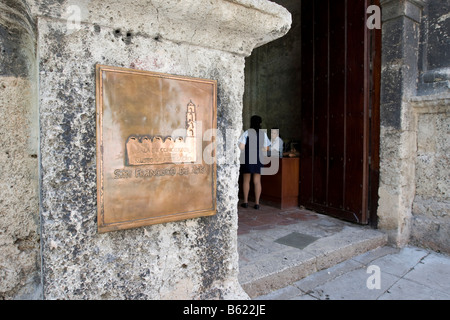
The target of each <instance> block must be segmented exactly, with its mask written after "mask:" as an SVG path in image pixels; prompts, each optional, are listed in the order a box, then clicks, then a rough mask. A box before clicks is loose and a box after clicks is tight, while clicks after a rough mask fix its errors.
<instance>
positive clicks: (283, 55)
mask: <svg viewBox="0 0 450 320" xmlns="http://www.w3.org/2000/svg"><path fill="white" fill-rule="evenodd" d="M275 2H277V3H279V4H280V5H282V6H284V7H286V8H287V9H288V10H289V11H290V12H291V13H292V16H293V23H292V28H291V30H290V31H289V33H288V34H287V35H286V36H285V37H283V38H281V39H279V40H277V41H274V42H272V43H269V44H268V45H265V46H263V47H261V48H257V49H255V50H254V52H253V53H252V56H250V57H249V58H248V59H247V61H246V90H245V94H244V115H243V119H244V130H245V129H246V123H247V122H248V119H249V118H250V117H251V116H252V115H253V114H259V115H260V116H262V117H263V124H264V125H265V128H267V129H269V130H270V128H272V127H278V128H279V130H280V135H281V137H282V138H285V139H286V142H287V143H286V147H287V148H291V147H292V146H293V147H294V148H295V147H297V149H296V151H300V152H299V165H300V168H299V170H298V171H299V197H298V206H302V207H305V208H307V209H310V210H313V211H316V212H319V213H324V214H326V215H330V216H333V217H337V218H340V219H343V220H347V221H351V222H355V223H358V224H371V225H372V226H376V208H377V202H378V196H377V194H378V175H379V126H380V124H379V88H380V85H379V83H380V66H381V31H380V30H377V29H373V30H370V29H368V28H367V27H366V19H367V16H368V15H367V14H366V10H367V7H368V6H370V5H372V4H375V5H379V0H309V1H306V0H303V1H301V2H298V1H289V0H276V1H275ZM261 200H264V199H261Z"/></svg>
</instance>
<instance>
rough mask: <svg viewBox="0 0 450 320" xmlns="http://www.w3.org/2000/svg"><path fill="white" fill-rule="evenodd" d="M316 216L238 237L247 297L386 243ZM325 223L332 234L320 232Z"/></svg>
mask: <svg viewBox="0 0 450 320" xmlns="http://www.w3.org/2000/svg"><path fill="white" fill-rule="evenodd" d="M318 216H319V217H320V219H319V222H317V221H315V223H314V224H311V223H305V222H302V223H298V224H292V225H290V226H289V228H286V227H278V228H271V229H267V230H259V231H256V232H253V233H247V234H245V235H240V236H239V237H238V243H239V253H240V272H239V282H240V284H241V286H242V288H243V289H244V291H245V292H246V293H247V294H248V295H249V296H250V298H255V297H258V296H260V295H264V294H267V293H269V292H272V291H274V290H277V289H280V288H283V287H286V286H288V285H289V284H292V283H293V282H295V281H298V280H301V279H303V278H304V277H306V276H308V275H311V274H313V273H315V272H317V271H320V270H323V269H326V268H329V267H332V266H334V265H336V264H338V263H341V262H343V261H345V260H348V259H350V258H352V257H354V256H357V255H359V254H362V253H365V252H367V251H370V250H372V249H375V248H377V247H381V246H384V245H385V244H386V243H387V236H386V235H385V234H384V233H382V232H380V231H378V230H374V229H372V228H369V227H365V226H359V225H352V224H348V223H345V222H342V221H340V220H332V218H329V217H326V216H321V215H318ZM327 224H328V225H329V226H330V228H331V229H332V230H333V231H332V232H325V233H324V232H323V230H324V228H320V226H326V225H327ZM333 224H334V225H335V226H334V228H333V227H332V225H333ZM336 225H338V226H339V227H336Z"/></svg>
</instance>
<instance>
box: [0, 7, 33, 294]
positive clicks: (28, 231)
mask: <svg viewBox="0 0 450 320" xmlns="http://www.w3.org/2000/svg"><path fill="white" fill-rule="evenodd" d="M35 33H36V30H35V24H34V21H33V19H32V18H31V14H30V9H29V7H28V6H27V4H26V3H25V1H22V0H6V1H5V0H4V1H1V2H0V176H1V179H0V279H1V280H0V300H2V299H11V298H16V299H21V298H25V299H30V298H38V297H39V294H40V292H41V290H40V282H41V281H40V259H39V230H38V229H39V223H38V221H39V193H38V151H37V149H38V139H37V137H38V130H37V128H38V117H37V91H36V88H37V87H36V85H37V82H36V72H35V68H36V50H35V48H36V40H35Z"/></svg>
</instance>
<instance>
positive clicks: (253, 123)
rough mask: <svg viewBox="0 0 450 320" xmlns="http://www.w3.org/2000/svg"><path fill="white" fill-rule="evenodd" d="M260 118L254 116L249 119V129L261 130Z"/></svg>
mask: <svg viewBox="0 0 450 320" xmlns="http://www.w3.org/2000/svg"><path fill="white" fill-rule="evenodd" d="M261 123H262V118H261V117H260V116H257V115H254V116H252V117H251V118H250V128H252V129H255V130H256V131H258V130H259V129H261Z"/></svg>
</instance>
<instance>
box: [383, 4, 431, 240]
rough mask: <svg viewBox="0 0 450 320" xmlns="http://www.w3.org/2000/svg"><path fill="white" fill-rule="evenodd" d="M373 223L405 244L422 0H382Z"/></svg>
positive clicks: (410, 199)
mask: <svg viewBox="0 0 450 320" xmlns="http://www.w3.org/2000/svg"><path fill="white" fill-rule="evenodd" d="M381 5H382V19H383V26H382V48H383V53H382V71H381V72H382V73H381V106H380V125H381V133H380V135H381V137H380V146H381V150H380V162H381V163H380V188H379V196H380V199H379V208H378V217H379V224H378V225H379V227H380V228H381V229H383V230H386V231H387V232H388V235H389V239H390V241H391V242H392V243H395V244H397V245H405V244H406V243H407V242H408V240H409V234H410V228H411V207H412V202H413V199H414V193H415V183H414V173H415V171H414V168H415V151H416V134H415V131H414V128H413V124H414V120H413V119H414V116H413V111H412V107H411V106H410V104H409V103H408V99H409V98H410V97H412V96H415V95H416V90H417V79H418V51H419V29H420V28H419V24H420V19H421V12H422V8H423V5H424V1H421V0H384V1H383V0H382V1H381Z"/></svg>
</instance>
